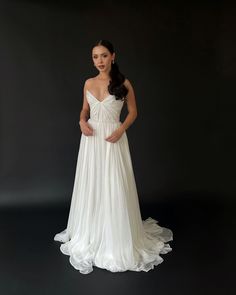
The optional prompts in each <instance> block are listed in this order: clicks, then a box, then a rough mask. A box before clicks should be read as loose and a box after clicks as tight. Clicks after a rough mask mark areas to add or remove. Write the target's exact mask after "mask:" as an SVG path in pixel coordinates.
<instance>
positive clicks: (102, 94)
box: [79, 45, 137, 143]
mask: <svg viewBox="0 0 236 295" xmlns="http://www.w3.org/2000/svg"><path fill="white" fill-rule="evenodd" d="M92 59H93V63H94V66H95V67H96V68H97V70H98V71H99V74H98V75H97V76H95V77H93V78H90V79H87V80H86V81H85V84H84V93H83V94H84V100H83V106H82V110H81V112H80V123H79V124H80V129H81V132H82V133H83V134H84V135H86V136H92V135H93V128H92V126H90V124H89V123H88V122H87V120H88V119H89V114H90V107H89V103H88V101H87V98H86V91H87V90H88V91H90V92H91V93H92V94H93V95H94V96H95V98H97V99H98V100H99V101H102V100H103V99H104V98H106V97H107V96H108V95H109V92H108V90H107V87H108V85H109V81H110V76H109V72H110V69H111V64H112V61H113V60H115V53H113V54H111V53H110V51H109V50H108V49H107V48H106V47H104V46H102V45H99V46H95V47H94V48H93V50H92ZM100 65H104V68H103V69H101V68H99V66H100ZM124 85H125V86H126V87H127V89H128V94H127V109H128V115H127V116H126V118H125V120H124V122H123V123H122V124H121V125H120V126H119V127H118V128H117V129H116V130H115V131H113V132H112V134H110V135H109V136H108V137H106V138H105V140H106V141H108V142H111V143H115V142H117V141H118V140H119V139H120V137H121V136H122V135H123V133H124V132H125V130H126V129H128V128H129V126H130V125H131V124H132V123H133V122H134V121H135V119H136V117H137V105H136V99H135V94H134V89H133V87H132V85H131V83H130V81H129V80H128V79H125V81H124Z"/></svg>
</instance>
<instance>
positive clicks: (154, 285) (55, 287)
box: [0, 196, 236, 295]
mask: <svg viewBox="0 0 236 295" xmlns="http://www.w3.org/2000/svg"><path fill="white" fill-rule="evenodd" d="M173 199H174V200H175V201H174V202H173V201H169V202H166V203H163V202H162V203H156V204H149V205H147V204H142V203H140V206H141V211H142V216H143V219H145V218H147V217H148V216H151V217H153V218H155V219H157V220H158V221H159V224H160V225H161V226H165V227H169V228H170V229H172V230H173V234H174V240H173V241H172V242H170V245H171V247H172V249H173V250H172V252H169V253H167V254H165V255H162V257H163V258H164V262H163V263H162V264H160V265H158V266H156V267H155V269H154V270H151V271H149V272H147V273H146V272H131V271H128V272H123V273H111V272H109V271H106V270H104V269H99V268H97V267H94V271H93V272H92V273H90V274H87V275H83V274H80V273H79V271H77V270H75V269H74V268H73V267H72V265H71V264H70V263H69V259H68V256H66V255H63V254H62V253H61V252H60V250H59V246H60V243H59V242H55V241H54V240H53V237H54V235H55V233H57V232H59V231H61V230H63V229H64V227H65V225H66V222H67V217H68V210H69V204H65V205H64V206H63V207H40V208H39V207H38V208H15V209H13V208H12V209H10V208H9V209H4V210H3V209H2V210H1V211H0V227H1V243H0V294H1V295H12V294H17V295H28V294H33V295H38V294H40V295H41V294H44V295H49V294H50V295H53V294H57V295H62V294H63V295H70V294H97V293H101V294H111V293H112V294H144V293H147V294H158V295H169V294H175V295H178V294H180V295H185V294H186V295H203V294H214V295H218V294H219V295H222V294H227V295H229V294H236V288H235V284H234V281H235V279H234V277H235V273H236V272H235V240H236V236H235V234H234V229H235V221H236V217H235V207H236V206H235V202H234V203H233V202H232V203H231V202H230V201H229V200H228V199H223V198H220V197H219V196H211V197H204V196H201V197H199V196H185V197H183V196H182V197H180V196H179V197H176V198H173ZM233 279H234V281H233Z"/></svg>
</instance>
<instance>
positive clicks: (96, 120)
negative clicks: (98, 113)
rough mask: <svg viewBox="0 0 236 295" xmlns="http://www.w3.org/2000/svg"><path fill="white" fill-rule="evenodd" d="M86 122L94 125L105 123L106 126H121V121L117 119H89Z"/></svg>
mask: <svg viewBox="0 0 236 295" xmlns="http://www.w3.org/2000/svg"><path fill="white" fill-rule="evenodd" d="M88 122H94V123H106V124H121V121H120V120H119V119H117V120H115V119H114V120H111V119H109V120H108V119H95V118H89V119H88Z"/></svg>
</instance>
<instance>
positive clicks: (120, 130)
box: [105, 126, 125, 143]
mask: <svg viewBox="0 0 236 295" xmlns="http://www.w3.org/2000/svg"><path fill="white" fill-rule="evenodd" d="M124 132H125V129H124V128H123V127H122V126H120V127H119V128H117V129H116V130H115V131H113V132H112V134H111V135H110V136H108V137H107V138H105V140H106V141H109V142H112V143H115V142H116V141H118V140H119V139H120V138H121V136H122V135H123V133H124Z"/></svg>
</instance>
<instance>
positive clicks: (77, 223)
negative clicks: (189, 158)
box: [54, 91, 173, 274]
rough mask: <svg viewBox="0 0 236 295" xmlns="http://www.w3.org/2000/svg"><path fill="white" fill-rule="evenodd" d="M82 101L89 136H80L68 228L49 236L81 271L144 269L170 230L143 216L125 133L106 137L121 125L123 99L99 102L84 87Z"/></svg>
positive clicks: (162, 250) (163, 248)
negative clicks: (114, 139)
mask: <svg viewBox="0 0 236 295" xmlns="http://www.w3.org/2000/svg"><path fill="white" fill-rule="evenodd" d="M87 100H88V103H89V105H90V119H89V120H88V123H89V124H90V126H91V127H92V128H93V135H92V136H85V135H84V134H83V133H82V134H81V139H80V146H79V152H78V158H77V165H76V173H75V180H74V187H73V193H72V198H71V204H70V210H69V217H68V222H67V226H66V228H65V229H64V230H63V231H61V232H59V233H57V234H56V235H55V236H54V240H55V241H59V242H61V243H62V244H61V245H60V250H61V252H62V253H63V254H65V255H68V256H69V261H70V263H71V265H72V266H73V267H74V268H75V269H77V270H79V271H80V273H82V274H88V273H90V272H92V271H93V266H97V267H99V268H103V269H107V270H109V271H111V272H123V271H127V270H131V271H145V272H147V271H149V270H150V269H153V268H154V266H155V265H158V264H160V263H162V262H163V258H162V257H161V256H160V254H166V253H168V252H170V251H172V248H171V247H170V245H169V244H168V243H167V242H169V241H171V240H173V232H172V231H171V230H170V229H168V228H165V227H161V226H160V225H158V221H157V220H155V219H153V218H151V217H148V218H147V219H146V220H142V217H141V213H140V207H139V199H138V193H137V188H136V183H135V176H134V172H133V167H132V161H131V155H130V150H129V144H128V138H127V134H126V132H124V133H123V135H122V136H121V138H120V139H119V140H118V141H117V142H116V143H111V142H108V141H106V140H105V138H106V137H107V136H109V135H110V134H111V133H112V132H113V131H114V130H116V129H117V128H118V127H119V126H120V125H121V122H120V112H121V110H122V107H123V104H124V102H123V101H121V100H116V99H115V96H114V95H108V96H107V97H106V98H105V99H103V100H102V101H99V100H98V99H97V98H96V97H95V96H94V95H93V94H92V93H91V92H89V91H87Z"/></svg>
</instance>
